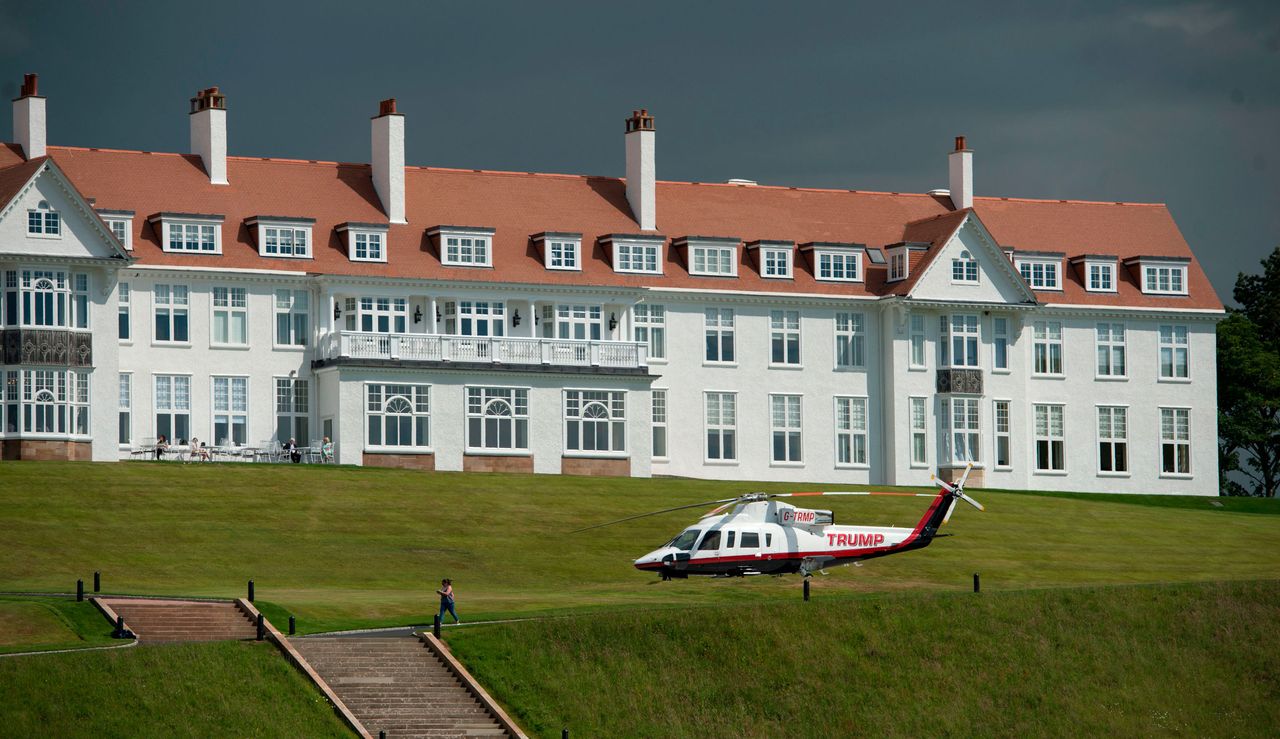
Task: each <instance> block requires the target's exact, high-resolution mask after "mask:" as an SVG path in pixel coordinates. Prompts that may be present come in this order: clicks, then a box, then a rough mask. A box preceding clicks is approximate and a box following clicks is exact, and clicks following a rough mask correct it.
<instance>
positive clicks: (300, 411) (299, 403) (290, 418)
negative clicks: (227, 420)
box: [218, 377, 314, 446]
mask: <svg viewBox="0 0 1280 739" xmlns="http://www.w3.org/2000/svg"><path fill="white" fill-rule="evenodd" d="M275 380H276V439H277V440H278V441H280V442H281V443H284V442H286V441H288V440H289V439H296V440H297V442H298V445H299V446H307V445H309V444H310V443H311V442H312V441H314V439H312V438H311V393H310V383H308V382H307V381H306V380H302V379H295V378H291V377H277V378H275ZM218 443H219V444H221V443H222V440H221V439H218Z"/></svg>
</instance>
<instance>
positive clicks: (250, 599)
mask: <svg viewBox="0 0 1280 739" xmlns="http://www.w3.org/2000/svg"><path fill="white" fill-rule="evenodd" d="M249 602H250V603H252V602H253V580H250V581H249Z"/></svg>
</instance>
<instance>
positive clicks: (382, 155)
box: [372, 98, 408, 223]
mask: <svg viewBox="0 0 1280 739" xmlns="http://www.w3.org/2000/svg"><path fill="white" fill-rule="evenodd" d="M372 161H373V188H374V189H375V190H377V191H378V198H379V199H381V200H382V210H383V211H384V212H385V213H386V214H387V219H388V220H389V221H391V222H392V223H408V221H406V220H405V218H404V116H403V115H401V114H400V113H397V112H396V99H395V98H391V99H389V100H383V101H382V102H381V103H379V104H378V115H377V117H375V118H374V119H373V157H372Z"/></svg>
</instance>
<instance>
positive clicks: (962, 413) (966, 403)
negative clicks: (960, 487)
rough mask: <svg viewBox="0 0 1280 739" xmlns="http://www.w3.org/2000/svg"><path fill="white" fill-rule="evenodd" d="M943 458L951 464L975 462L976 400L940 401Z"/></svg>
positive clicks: (976, 434)
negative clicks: (943, 432) (943, 433)
mask: <svg viewBox="0 0 1280 739" xmlns="http://www.w3.org/2000/svg"><path fill="white" fill-rule="evenodd" d="M942 427H943V429H944V430H945V435H944V436H943V440H942V445H943V456H944V457H945V458H947V459H948V460H950V462H951V464H967V463H969V462H977V461H979V459H981V457H980V453H979V448H980V447H979V444H980V440H979V429H978V398H943V399H942Z"/></svg>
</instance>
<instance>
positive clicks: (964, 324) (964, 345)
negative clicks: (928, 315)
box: [938, 313, 980, 367]
mask: <svg viewBox="0 0 1280 739" xmlns="http://www.w3.org/2000/svg"><path fill="white" fill-rule="evenodd" d="M938 325H939V327H940V329H941V339H940V340H939V341H938V352H939V355H940V357H939V359H940V361H939V363H938V366H940V367H977V366H978V345H979V343H980V341H979V339H980V334H979V331H978V316H976V315H970V314H964V313H957V314H955V315H950V316H941V317H940V319H939V322H938Z"/></svg>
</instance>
